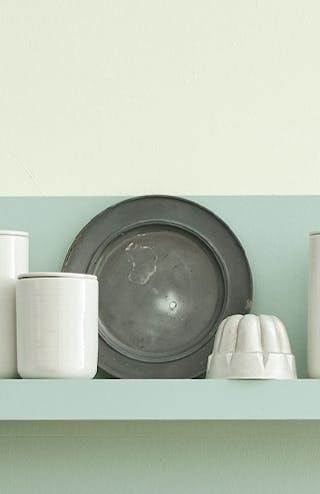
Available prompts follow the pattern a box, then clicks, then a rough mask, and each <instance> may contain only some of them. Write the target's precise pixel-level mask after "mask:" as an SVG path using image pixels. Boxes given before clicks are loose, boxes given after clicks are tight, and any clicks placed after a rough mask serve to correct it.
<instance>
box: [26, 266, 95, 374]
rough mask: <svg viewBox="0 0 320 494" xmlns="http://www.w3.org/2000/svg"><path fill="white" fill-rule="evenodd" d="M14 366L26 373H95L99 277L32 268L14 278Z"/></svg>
mask: <svg viewBox="0 0 320 494" xmlns="http://www.w3.org/2000/svg"><path fill="white" fill-rule="evenodd" d="M17 351H18V372H19V374H20V376H21V377H24V378H87V379H90V378H93V377H94V375H95V374H96V372H97V360H98V280H97V278H96V276H93V275H86V274H75V273H30V274H26V275H22V276H20V277H19V279H18V282H17Z"/></svg>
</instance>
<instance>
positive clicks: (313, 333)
mask: <svg viewBox="0 0 320 494" xmlns="http://www.w3.org/2000/svg"><path fill="white" fill-rule="evenodd" d="M308 302H309V303H308V373H309V376H310V377H314V378H320V233H319V232H317V233H311V234H310V242H309V298H308Z"/></svg>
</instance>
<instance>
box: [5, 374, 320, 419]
mask: <svg viewBox="0 0 320 494" xmlns="http://www.w3.org/2000/svg"><path fill="white" fill-rule="evenodd" d="M0 403H1V406H0V420H128V421H132V420H319V419H320V381H319V380H297V381H218V380H102V379H97V380H93V381H88V380H27V379H26V380H19V379H16V380H9V379H8V380H0Z"/></svg>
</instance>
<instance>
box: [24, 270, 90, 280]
mask: <svg viewBox="0 0 320 494" xmlns="http://www.w3.org/2000/svg"><path fill="white" fill-rule="evenodd" d="M30 278H31V279H33V278H78V279H79V278H80V279H87V280H96V279H97V277H96V276H95V275H94V274H84V273H62V272H53V271H39V272H34V273H22V274H19V276H18V280H23V279H30Z"/></svg>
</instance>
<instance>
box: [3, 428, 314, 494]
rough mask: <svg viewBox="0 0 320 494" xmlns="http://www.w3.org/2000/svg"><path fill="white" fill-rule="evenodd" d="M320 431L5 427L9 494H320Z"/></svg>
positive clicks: (5, 475)
mask: <svg viewBox="0 0 320 494" xmlns="http://www.w3.org/2000/svg"><path fill="white" fill-rule="evenodd" d="M319 442H320V425H319V423H318V422H316V423H308V424H302V423H299V422H292V423H286V422H276V423H270V422H265V423H250V422H241V424H237V423H234V422H231V423H230V422H229V423H226V422H215V423H206V422H205V423H192V422H184V423H174V422H170V423H148V424H143V423H137V424H133V423H130V424H128V423H126V422H124V423H113V424H112V423H104V424H103V423H102V424H101V423H99V424H97V423H93V424H90V423H89V424H88V423H72V424H66V423H63V424H52V423H48V424H34V423H31V424H25V423H22V424H17V425H12V424H3V425H0V476H1V480H0V483H1V493H3V494H35V493H41V494H42V493H46V494H89V493H90V494H91V493H97V494H98V493H99V494H100V493H104V494H151V493H152V494H195V493H199V494H212V493H220V494H271V493H272V494H298V493H300V494H301V493H302V492H303V493H306V494H318V493H319V485H320V469H319V463H320V454H319Z"/></svg>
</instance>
